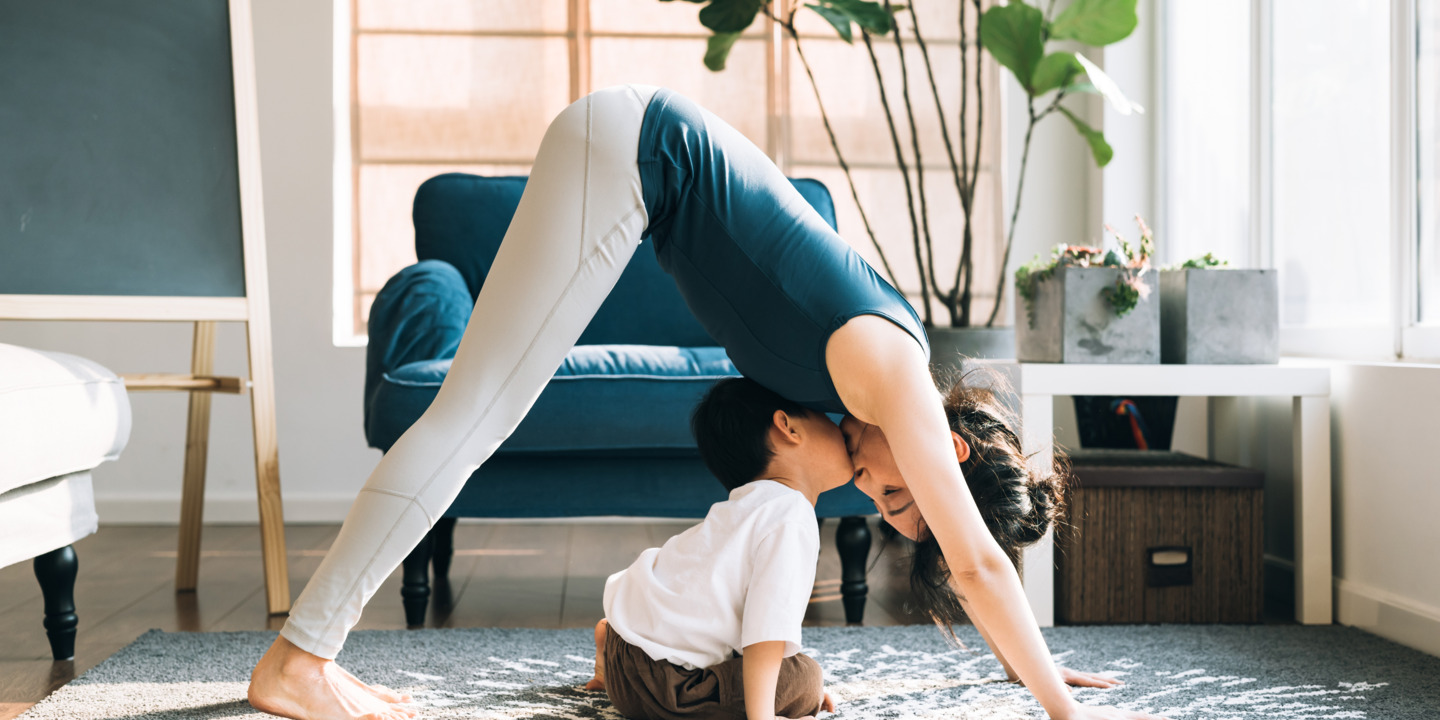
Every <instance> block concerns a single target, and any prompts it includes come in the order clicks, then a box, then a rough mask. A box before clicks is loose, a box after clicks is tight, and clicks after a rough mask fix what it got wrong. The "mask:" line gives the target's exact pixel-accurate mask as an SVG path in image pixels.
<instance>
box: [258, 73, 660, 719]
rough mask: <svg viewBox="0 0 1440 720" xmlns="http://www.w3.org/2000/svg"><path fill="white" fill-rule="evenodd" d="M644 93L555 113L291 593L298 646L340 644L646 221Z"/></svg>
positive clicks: (534, 385) (547, 374)
mask: <svg viewBox="0 0 1440 720" xmlns="http://www.w3.org/2000/svg"><path fill="white" fill-rule="evenodd" d="M653 93H654V89H653V88H646V87H637V86H625V87H620V88H612V89H609V90H603V91H600V92H597V93H594V94H592V95H590V96H587V97H585V98H583V99H581V100H580V101H578V102H576V103H575V104H573V105H571V106H570V107H568V108H566V109H565V110H564V111H562V112H561V113H560V115H559V116H558V117H556V119H555V120H554V122H552V123H551V125H550V128H549V130H547V131H546V133H545V138H544V140H543V141H542V143H541V146H540V151H539V153H538V154H537V156H536V158H535V165H534V167H533V168H532V170H531V175H530V180H529V182H528V183H527V185H526V188H525V193H524V195H523V196H522V197H521V200H520V204H519V207H518V208H517V210H516V212H515V217H514V219H513V220H512V221H511V223H510V227H509V229H508V230H507V232H506V234H505V240H504V242H503V243H502V244H501V247H500V250H499V252H498V253H497V255H496V257H495V262H494V264H493V265H492V267H491V271H490V274H489V275H488V276H487V278H486V281H485V285H484V287H483V288H482V289H481V291H480V294H479V297H478V298H477V300H476V303H475V310H474V312H473V314H472V315H471V317H470V322H469V324H468V325H467V326H466V329H465V334H464V338H463V339H462V340H461V342H460V347H459V349H458V350H457V352H456V354H455V359H454V361H453V363H452V365H451V368H450V373H449V375H448V377H447V378H446V379H445V382H444V384H443V385H442V386H441V388H440V392H439V394H438V395H437V396H436V398H435V400H434V402H433V403H432V404H431V406H430V408H429V409H428V410H427V411H426V412H425V414H424V415H423V416H421V418H420V419H419V420H418V421H416V423H415V424H414V425H413V426H412V427H411V428H410V429H409V430H408V431H407V432H406V433H405V434H404V435H403V436H401V438H400V440H399V441H398V442H396V444H395V445H394V447H392V448H391V449H390V451H389V452H388V453H386V454H385V456H384V457H383V458H382V459H381V461H380V464H379V466H377V467H376V468H375V471H374V472H373V473H372V474H371V476H370V478H369V480H368V481H366V483H365V486H364V488H363V489H362V490H361V491H360V494H359V497H357V498H356V500H355V504H354V505H353V506H351V509H350V513H349V515H348V516H347V517H346V519H345V524H344V525H343V526H342V527H341V530H340V534H339V536H338V537H337V538H336V540H335V543H334V545H333V546H332V547H331V548H330V550H329V552H327V553H326V556H325V559H324V561H323V562H322V563H321V564H320V568H319V569H318V570H317V571H316V572H315V575H314V576H313V577H311V579H310V582H309V583H308V584H307V585H306V587H305V590H304V592H302V593H301V595H300V598H299V599H298V600H297V601H296V603H295V606H294V609H293V610H292V611H291V613H290V619H289V621H288V622H287V623H286V624H285V627H284V629H283V630H282V631H281V635H282V636H283V637H284V638H285V639H286V640H288V641H289V642H291V643H293V644H294V646H296V647H298V648H299V649H301V650H304V651H305V652H307V653H310V654H312V655H315V656H319V657H320V658H334V657H335V655H336V654H337V653H339V651H340V648H341V646H342V645H343V644H344V642H345V637H346V635H347V634H348V632H349V630H350V628H351V627H352V626H354V625H355V623H356V622H357V621H358V620H359V619H360V611H361V609H362V608H363V607H364V605H365V602H366V601H367V600H368V599H369V598H370V596H371V595H372V594H374V592H375V590H376V589H377V588H378V587H379V586H380V583H381V582H382V581H383V580H384V579H385V578H386V577H387V576H389V574H390V573H391V572H392V571H393V570H394V569H395V568H396V567H397V566H398V565H399V564H400V561H401V560H402V559H403V558H404V557H405V555H406V554H407V553H408V552H410V550H411V549H412V548H413V547H414V546H415V544H416V543H417V542H419V540H420V539H421V538H422V537H424V535H425V533H426V532H427V531H428V530H429V529H430V527H431V525H433V524H434V522H435V520H436V519H437V518H439V517H440V515H441V513H443V512H444V510H445V508H447V507H448V506H449V505H450V503H451V501H453V500H454V498H455V496H456V495H457V494H458V493H459V492H460V489H461V487H463V486H464V484H465V481H466V480H467V479H468V478H469V477H470V475H471V473H473V472H474V471H475V469H476V468H478V467H479V466H480V464H481V463H483V462H484V461H485V460H486V459H487V458H489V457H490V455H491V453H493V452H494V451H495V449H496V448H497V447H498V446H499V445H500V443H501V442H503V441H504V440H505V438H506V437H508V436H509V435H510V433H511V432H512V431H513V430H514V428H515V426H516V425H517V424H519V422H520V420H521V419H522V418H524V417H525V413H526V412H528V411H529V409H530V406H531V405H532V404H533V403H534V402H535V399H536V397H538V396H539V394H540V392H541V390H543V389H544V387H545V385H546V383H547V382H549V380H550V378H551V376H552V375H553V374H554V372H555V370H556V368H557V367H559V365H560V363H561V361H562V360H563V359H564V357H565V353H566V352H568V351H569V350H570V348H571V347H572V346H573V345H574V343H575V341H576V340H577V339H578V338H579V337H580V333H581V331H583V330H584V329H585V326H586V325H587V324H589V322H590V319H591V317H592V316H593V315H594V314H595V311H596V310H597V309H598V308H599V307H600V304H601V303H602V302H603V301H604V300H605V298H606V296H607V295H609V293H610V290H611V289H612V288H613V287H614V285H615V282H616V281H617V280H618V279H619V277H620V274H621V272H622V271H623V270H624V269H625V265H626V263H627V262H628V261H629V259H630V256H631V255H632V254H633V253H634V251H635V248H636V247H637V246H638V245H639V243H640V235H641V233H642V232H644V230H645V227H646V223H647V217H646V212H645V204H644V200H643V196H642V191H641V184H640V176H639V170H638V166H637V163H636V153H637V148H638V142H639V134H640V125H641V121H642V120H643V118H644V114H645V108H646V105H647V103H648V101H649V99H650V96H651V95H652V94H653ZM262 665H263V661H262ZM253 690H254V688H253V687H252V698H253V696H254V692H253Z"/></svg>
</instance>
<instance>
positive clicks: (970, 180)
mask: <svg viewBox="0 0 1440 720" xmlns="http://www.w3.org/2000/svg"><path fill="white" fill-rule="evenodd" d="M980 3H981V0H973V5H974V8H975V22H976V23H977V24H978V23H979V22H980V17H981V12H980V10H981V5H980ZM965 36H966V33H965V0H960V61H961V62H962V63H964V62H965V57H966V55H967V54H968V53H969V52H970V46H969V45H968V44H967V43H966V38H965ZM978 40H979V33H978V32H977V33H976V41H977V44H976V46H975V164H974V169H973V171H972V170H971V169H970V167H967V166H968V165H969V162H968V160H967V159H966V158H967V153H968V151H967V150H966V144H965V135H964V129H965V118H966V114H965V104H966V102H965V97H968V96H964V93H965V82H964V78H962V79H961V83H960V92H961V94H962V98H961V100H960V127H961V135H960V157H961V159H962V161H964V162H962V164H961V167H962V168H963V169H964V171H965V172H966V173H968V174H969V177H967V178H964V179H965V187H966V188H968V189H969V195H968V197H969V198H970V206H969V207H967V208H966V210H965V246H964V250H965V251H964V253H963V255H962V256H961V258H960V267H958V268H956V269H955V284H956V285H957V286H958V285H959V284H960V273H961V272H962V271H963V272H964V273H965V285H964V287H963V288H959V287H957V290H959V292H960V299H959V305H960V309H961V314H960V324H961V326H963V327H969V326H970V303H971V299H972V296H971V294H970V288H971V286H973V285H974V280H975V257H974V255H973V254H971V248H972V247H973V246H974V240H973V236H972V226H971V219H972V215H971V214H970V211H971V210H972V209H973V208H974V206H975V188H976V187H977V186H978V185H979V184H980V150H981V148H982V147H983V145H984V142H985V133H984V131H985V75H984V70H985V53H984V51H983V50H981V49H980V46H979V45H978ZM1000 275H1001V277H1002V278H1003V277H1004V275H1005V266H1004V265H1001V266H1000ZM992 314H993V313H992Z"/></svg>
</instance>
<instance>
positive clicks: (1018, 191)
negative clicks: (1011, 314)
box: [985, 97, 1040, 327]
mask: <svg viewBox="0 0 1440 720" xmlns="http://www.w3.org/2000/svg"><path fill="white" fill-rule="evenodd" d="M1026 102H1027V105H1028V108H1029V111H1030V124H1029V125H1028V126H1026V128H1025V145H1024V149H1023V150H1021V151H1020V178H1019V180H1018V181H1016V184H1015V208H1014V210H1012V211H1011V212H1010V230H1009V232H1007V233H1006V234H1005V252H1004V253H1003V254H1002V255H1001V257H1000V282H998V283H996V285H995V305H994V307H991V308H990V318H989V319H988V320H986V321H985V327H994V326H995V317H996V316H997V315H999V314H1000V305H1001V304H1002V303H1001V300H1003V299H1004V295H1005V267H1006V266H1007V265H1009V264H1010V246H1011V245H1012V244H1014V242H1015V220H1016V219H1017V218H1019V217H1020V196H1021V195H1022V194H1024V192H1025V166H1026V165H1027V164H1029V162H1030V137H1031V136H1032V135H1033V134H1034V133H1035V123H1037V122H1039V120H1040V119H1039V118H1038V117H1036V116H1035V98H1034V97H1028V98H1026Z"/></svg>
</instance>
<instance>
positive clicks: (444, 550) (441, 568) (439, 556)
mask: <svg viewBox="0 0 1440 720" xmlns="http://www.w3.org/2000/svg"><path fill="white" fill-rule="evenodd" d="M430 542H431V545H430V547H431V553H432V554H431V557H430V566H431V567H433V568H435V584H436V585H444V584H448V583H449V582H450V560H451V559H452V558H454V557H455V518H451V517H447V518H440V521H439V522H437V523H435V527H434V528H433V529H431V530H430Z"/></svg>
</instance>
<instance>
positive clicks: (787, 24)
mask: <svg viewBox="0 0 1440 720" xmlns="http://www.w3.org/2000/svg"><path fill="white" fill-rule="evenodd" d="M764 11H765V15H766V16H768V17H769V18H770V19H771V20H773V21H775V22H776V23H777V24H779V25H780V27H782V28H784V29H785V31H786V32H788V33H789V34H790V39H791V41H792V42H794V43H795V54H796V55H797V56H798V57H799V58H800V65H801V66H802V67H804V68H805V76H806V77H807V78H809V79H810V89H811V90H812V91H813V92H814V93H815V105H816V107H818V108H820V122H821V123H822V124H824V125H825V134H826V135H827V136H829V138H830V147H831V149H833V150H834V151H835V161H836V162H837V163H839V164H840V170H841V171H842V172H844V173H845V182H846V183H847V184H849V185H850V197H852V198H854V199H855V209H856V211H858V212H859V213H860V222H861V224H863V225H864V226H865V234H866V235H868V236H870V244H871V245H873V246H874V247H875V254H876V255H878V256H879V257H880V265H881V266H883V267H884V268H885V275H886V277H888V278H890V284H891V285H893V286H895V287H896V288H897V289H898V288H899V287H900V280H899V279H898V278H896V277H895V271H894V270H893V269H891V268H890V260H889V259H887V258H886V257H885V250H884V249H883V248H881V247H880V240H879V239H878V238H876V237H875V230H874V229H873V228H871V227H870V217H869V216H868V215H866V214H865V206H864V205H862V204H861V203H860V191H859V190H857V189H856V187H855V178H854V176H852V175H851V174H850V164H849V163H847V162H845V155H844V154H843V153H841V152H840V143H839V142H838V141H837V140H836V139H835V130H834V129H833V128H832V127H831V126H830V114H829V113H827V112H825V103H824V101H822V100H821V99H820V86H819V85H818V84H817V83H816V82H815V73H814V72H812V71H811V70H810V62H809V61H808V60H806V59H805V51H804V50H802V49H801V48H800V34H799V33H797V32H795V11H794V10H791V11H790V17H789V19H788V20H781V19H780V18H777V17H775V16H774V15H772V14H771V13H770V9H769V8H768V7H766V8H765V9H764Z"/></svg>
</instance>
